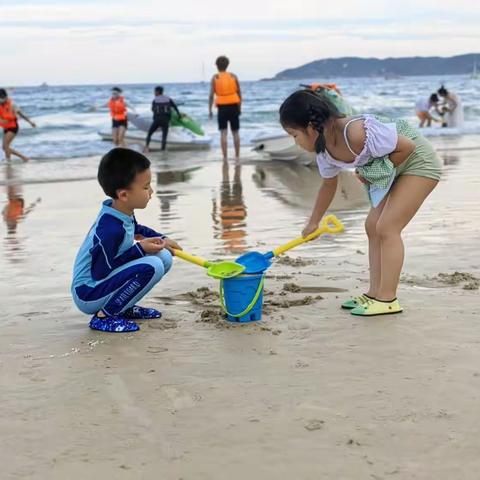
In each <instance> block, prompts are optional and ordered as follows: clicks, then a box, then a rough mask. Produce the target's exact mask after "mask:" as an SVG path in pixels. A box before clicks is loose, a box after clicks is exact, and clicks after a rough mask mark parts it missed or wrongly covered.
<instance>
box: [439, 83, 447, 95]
mask: <svg viewBox="0 0 480 480" xmlns="http://www.w3.org/2000/svg"><path fill="white" fill-rule="evenodd" d="M437 93H438V94H439V95H441V96H442V97H446V96H447V95H448V90H447V89H446V88H445V87H444V86H443V85H442V86H441V87H440V88H439V89H438V90H437Z"/></svg>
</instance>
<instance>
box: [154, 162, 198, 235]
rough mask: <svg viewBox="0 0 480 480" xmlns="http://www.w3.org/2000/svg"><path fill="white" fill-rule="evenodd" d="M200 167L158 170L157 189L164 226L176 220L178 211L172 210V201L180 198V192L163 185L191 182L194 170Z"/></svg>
mask: <svg viewBox="0 0 480 480" xmlns="http://www.w3.org/2000/svg"><path fill="white" fill-rule="evenodd" d="M199 168H200V167H194V168H188V169H182V170H161V171H157V172H156V177H157V191H156V195H157V197H158V199H159V201H160V216H159V219H160V223H161V225H163V226H169V225H170V223H171V221H172V220H176V219H177V218H179V217H178V213H177V212H174V211H172V203H174V202H175V201H177V200H178V196H179V193H178V192H177V191H176V190H172V189H164V188H162V187H164V186H166V185H171V184H174V183H182V182H189V181H190V180H191V178H192V172H194V171H196V170H198V169H199Z"/></svg>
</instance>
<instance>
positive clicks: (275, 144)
mask: <svg viewBox="0 0 480 480" xmlns="http://www.w3.org/2000/svg"><path fill="white" fill-rule="evenodd" d="M251 143H252V145H253V150H254V151H255V152H258V153H260V154H261V155H262V156H263V157H265V158H266V159H268V160H283V161H287V162H296V163H300V164H302V165H311V164H313V163H314V162H315V153H311V152H306V151H305V150H303V149H302V148H300V147H298V146H297V145H296V144H295V141H294V140H293V138H292V137H291V136H290V135H287V134H284V133H283V134H282V133H278V134H274V135H259V136H257V137H255V138H253V139H252V140H251Z"/></svg>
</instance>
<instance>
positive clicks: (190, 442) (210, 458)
mask: <svg viewBox="0 0 480 480" xmlns="http://www.w3.org/2000/svg"><path fill="white" fill-rule="evenodd" d="M479 143H480V142H479ZM462 146H464V144H461V143H457V144H453V145H447V147H448V148H449V149H450V150H448V151H447V152H443V153H442V158H443V159H444V161H445V163H446V164H447V165H446V171H445V175H444V181H443V182H442V183H441V184H440V185H439V187H438V188H437V189H436V190H435V191H434V193H433V194H432V196H431V198H430V199H429V200H428V201H427V203H426V204H425V205H424V207H423V208H422V210H421V211H420V213H419V214H418V216H417V217H416V218H415V220H414V221H413V222H412V224H411V225H410V226H409V227H408V228H407V230H406V232H405V243H406V248H407V260H406V264H405V269H404V274H403V277H402V284H401V289H400V294H399V296H400V298H401V300H402V303H403V306H404V308H405V312H404V313H403V314H401V315H399V316H392V317H388V318H376V319H370V320H365V319H359V318H355V317H352V316H351V315H349V314H348V312H344V311H341V310H340V309H339V303H340V302H341V301H342V300H343V299H344V298H345V297H346V296H348V295H350V294H352V293H358V292H362V291H364V289H365V286H366V282H367V273H368V272H367V256H366V253H367V249H366V240H365V237H364V234H363V219H364V217H365V212H366V209H367V205H366V203H365V201H364V199H363V197H362V194H361V188H359V186H358V185H357V184H356V183H354V182H353V179H352V178H351V177H349V176H345V177H344V178H342V188H340V189H339V192H338V195H337V198H336V202H335V205H334V209H333V210H334V211H335V213H336V214H337V215H338V216H339V218H341V219H342V220H343V222H344V223H345V226H346V232H345V233H344V234H343V235H341V236H336V237H324V238H322V239H320V240H318V241H317V242H315V243H312V244H309V245H307V246H304V247H301V248H299V249H298V250H296V251H294V252H292V253H291V254H289V257H290V260H288V259H282V261H278V262H276V264H275V265H274V266H273V267H272V269H271V270H270V272H269V275H268V278H267V280H266V291H265V312H264V313H265V314H264V318H263V320H262V321H261V322H258V323H253V324H247V325H235V324H231V323H227V322H225V321H224V320H223V319H222V317H221V315H220V313H219V312H220V311H219V308H218V294H217V288H218V285H217V284H216V283H215V282H214V281H213V280H211V279H210V278H208V277H207V276H205V274H204V272H203V271H202V270H201V269H200V268H196V267H194V266H190V265H187V264H184V263H181V262H180V261H177V262H176V265H175V268H174V270H173V271H172V273H171V274H170V275H169V276H168V278H167V279H166V280H165V281H163V282H162V283H161V284H160V285H159V286H158V287H157V288H156V289H154V290H153V292H151V294H150V296H149V297H147V301H146V302H144V303H145V304H148V305H152V306H157V307H158V308H160V309H161V310H162V311H163V314H164V317H163V318H162V319H161V320H159V321H157V320H156V321H151V322H142V325H141V326H142V329H141V331H140V332H138V333H136V334H131V335H108V334H100V333H98V332H93V331H90V330H89V329H88V328H87V322H88V318H87V317H86V316H84V315H82V314H80V313H79V312H78V311H76V310H75V308H74V306H73V305H72V302H71V299H70V295H69V282H70V273H71V265H72V262H73V258H74V255H75V253H76V250H77V248H78V246H79V244H80V243H81V241H82V239H83V237H84V235H85V234H86V232H87V230H88V228H89V226H90V225H91V223H92V221H93V219H94V217H95V215H96V213H97V210H98V205H99V202H100V201H101V200H102V199H103V195H102V193H101V191H100V190H99V188H98V187H97V186H96V183H95V181H94V180H81V181H76V182H72V181H68V182H67V181H58V182H54V183H51V182H48V181H45V182H43V183H25V181H24V180H22V178H21V176H20V175H18V173H19V172H20V173H22V172H26V170H25V169H23V170H21V169H17V170H15V169H14V171H13V172H12V171H10V172H9V173H8V175H7V172H6V171H5V170H2V175H3V176H4V177H3V178H2V180H5V175H7V177H8V178H7V180H8V183H9V185H10V187H9V188H7V187H6V186H5V185H3V186H2V187H0V188H1V189H2V190H1V192H2V193H1V195H2V197H1V201H2V205H1V208H2V209H3V208H4V206H5V205H6V203H7V202H6V200H7V195H9V196H10V198H22V199H23V200H24V206H25V208H26V209H27V208H28V207H29V206H32V205H33V207H32V208H31V209H30V210H29V211H28V214H27V216H26V218H20V219H17V221H14V220H12V219H10V220H9V222H8V231H7V222H6V220H5V221H4V222H3V223H2V230H1V238H2V240H1V247H0V271H1V272H2V275H1V278H0V299H1V302H0V303H1V305H2V320H1V325H2V335H1V337H0V351H1V354H0V388H1V390H0V391H1V396H0V431H1V438H2V448H1V449H0V460H1V463H2V475H1V478H2V479H4V478H5V479H27V478H28V479H49V480H50V479H53V480H55V479H62V480H63V479H66V478H68V479H84V478H88V477H90V478H114V479H120V480H122V479H140V478H142V479H143V478H144V479H150V478H152V479H154V478H155V479H157V478H161V479H166V480H180V479H183V480H190V479H192V480H199V479H201V480H203V479H205V480H212V479H223V478H229V479H232V480H237V479H239V480H240V479H242V480H243V479H244V478H245V477H249V478H252V479H262V480H265V479H301V480H310V479H312V480H318V479H328V480H330V479H337V478H338V479H352V480H353V479H354V480H363V479H369V480H370V479H389V478H392V479H402V480H403V479H425V480H427V479H428V480H430V479H435V480H443V479H445V480H447V479H448V480H451V479H460V478H461V479H472V480H473V479H477V478H478V470H479V468H480V460H479V457H478V451H479V448H480V440H479V437H478V431H479V423H480V420H479V416H478V413H477V412H478V402H479V397H480V322H479V320H480V314H479V310H478V308H479V304H480V302H479V298H480V296H479V292H480V290H478V279H479V278H480V254H479V253H478V245H480V202H479V201H478V200H479V194H478V191H479V188H480V175H479V174H478V155H479V154H480V151H479V150H458V151H457V150H455V149H456V148H462ZM467 146H468V145H467ZM166 163H168V162H165V161H164V160H161V159H156V160H155V162H154V169H155V171H156V172H158V174H156V175H155V181H156V194H155V198H154V199H153V200H152V202H151V203H150V204H149V206H148V208H147V209H146V210H145V211H142V212H139V213H138V215H137V219H138V220H139V221H140V222H141V223H144V224H147V225H151V226H153V227H158V228H160V229H163V230H164V231H165V232H167V233H170V234H171V235H172V237H174V238H178V239H179V240H180V241H181V242H182V244H183V246H184V248H185V249H188V250H191V251H192V252H194V253H198V254H201V255H205V256H207V257H209V258H215V259H218V258H233V257H235V255H236V254H237V253H239V252H242V251H246V250H249V249H261V250H267V249H268V248H270V247H274V246H276V245H278V244H280V243H282V242H283V241H285V240H288V239H290V238H291V237H294V236H296V235H297V234H298V232H299V231H300V230H301V227H302V224H303V221H304V218H305V216H306V214H308V210H309V207H310V203H311V202H312V200H313V197H314V195H315V192H314V191H313V187H314V186H315V183H316V182H315V178H318V177H315V175H316V173H315V171H314V170H313V171H312V170H308V169H305V168H304V167H298V168H294V167H290V166H287V165H283V164H266V163H257V162H252V161H251V159H248V161H246V162H245V163H244V165H243V166H242V167H241V168H240V169H238V168H237V169H235V167H234V165H233V163H232V164H231V165H230V167H229V168H228V169H226V168H224V167H223V166H222V164H221V162H215V161H212V159H211V158H206V159H205V161H204V162H203V163H202V162H197V163H195V164H193V163H192V164H191V165H189V164H188V163H186V162H175V161H172V162H171V164H170V165H166ZM199 163H200V164H199ZM2 168H3V167H2ZM22 168H23V167H22ZM80 170H81V169H79V171H80ZM87 170H88V169H86V171H85V172H84V173H85V175H87V176H88V175H90V173H91V172H90V171H87ZM27 174H28V172H27V173H25V174H24V177H23V178H25V176H26V175H27ZM12 185H13V186H14V188H12ZM455 272H457V273H455ZM198 289H200V290H198Z"/></svg>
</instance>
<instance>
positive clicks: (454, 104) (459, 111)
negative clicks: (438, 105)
mask: <svg viewBox="0 0 480 480" xmlns="http://www.w3.org/2000/svg"><path fill="white" fill-rule="evenodd" d="M437 93H438V94H439V95H440V96H441V97H442V98H443V101H444V103H445V107H444V111H445V121H446V123H447V127H450V128H458V127H463V105H462V101H461V100H460V97H459V96H458V95H457V94H456V93H453V92H450V91H448V90H447V89H446V88H445V87H444V86H443V85H442V86H441V87H440V88H439V89H438V90H437Z"/></svg>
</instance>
